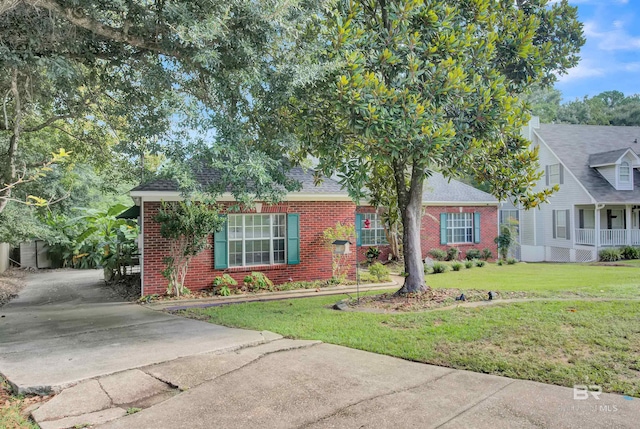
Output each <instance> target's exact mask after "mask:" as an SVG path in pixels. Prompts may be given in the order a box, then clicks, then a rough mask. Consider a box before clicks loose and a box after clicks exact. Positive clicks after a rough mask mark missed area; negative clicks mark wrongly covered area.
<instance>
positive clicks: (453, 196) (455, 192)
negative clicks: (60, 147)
mask: <svg viewBox="0 0 640 429" xmlns="http://www.w3.org/2000/svg"><path fill="white" fill-rule="evenodd" d="M288 176H289V177H290V178H291V179H295V180H297V181H298V182H300V183H301V184H302V189H301V190H300V193H303V194H340V195H345V196H346V195H347V192H346V191H345V190H344V189H342V186H341V185H340V184H339V183H338V182H337V181H335V180H333V179H330V178H326V177H325V178H324V180H323V181H322V183H320V184H319V185H317V186H316V185H315V184H314V182H313V170H308V169H304V168H302V167H294V168H293V169H291V171H290V172H289V174H288ZM219 177H220V175H219V174H218V173H217V172H216V171H215V170H204V171H201V172H199V173H196V179H197V180H198V182H199V183H201V184H203V185H206V184H208V183H212V182H214V181H215V180H216V179H218V178H219ZM135 191H157V192H163V191H164V192H177V191H178V183H177V182H176V181H175V180H171V179H157V180H154V181H152V182H149V183H145V184H143V185H139V186H136V187H135V188H133V189H132V190H131V192H135ZM422 198H423V199H422V201H423V202H424V203H442V202H454V203H474V202H478V203H479V202H482V203H487V202H497V200H496V199H495V198H494V197H493V196H492V195H490V194H487V193H486V192H483V191H480V190H479V189H476V188H474V187H472V186H469V185H466V184H464V183H462V182H459V181H457V180H451V181H448V180H447V179H445V178H444V177H443V176H442V174H440V173H435V172H434V173H433V175H432V176H431V177H429V178H428V179H427V181H426V183H425V186H424V192H423V194H422Z"/></svg>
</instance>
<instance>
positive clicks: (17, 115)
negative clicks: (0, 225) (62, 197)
mask: <svg viewBox="0 0 640 429" xmlns="http://www.w3.org/2000/svg"><path fill="white" fill-rule="evenodd" d="M11 93H12V94H13V100H14V103H15V106H14V110H15V112H14V120H13V133H12V134H11V138H10V139H9V150H8V152H7V166H6V170H5V174H6V176H5V177H2V175H0V179H3V180H2V183H0V188H1V187H2V185H4V184H6V185H11V184H13V182H14V181H15V179H16V154H17V152H18V141H19V140H20V130H21V126H22V124H21V122H22V105H21V103H20V92H19V91H18V69H16V68H14V69H13V73H12V76H11ZM3 169H5V168H3ZM10 198H11V186H7V187H6V189H5V190H4V191H3V192H1V193H0V213H2V211H3V210H4V208H5V207H6V206H7V203H8V202H9V199H10Z"/></svg>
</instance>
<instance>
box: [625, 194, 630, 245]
mask: <svg viewBox="0 0 640 429" xmlns="http://www.w3.org/2000/svg"><path fill="white" fill-rule="evenodd" d="M624 216H625V225H626V228H625V231H624V233H625V238H626V239H627V246H631V204H627V205H626V206H624Z"/></svg>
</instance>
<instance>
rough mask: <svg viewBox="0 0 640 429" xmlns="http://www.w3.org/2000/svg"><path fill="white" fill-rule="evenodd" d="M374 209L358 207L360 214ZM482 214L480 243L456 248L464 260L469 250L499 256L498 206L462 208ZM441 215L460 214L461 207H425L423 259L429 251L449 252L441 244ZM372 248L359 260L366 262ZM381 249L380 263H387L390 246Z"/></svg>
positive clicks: (364, 252)
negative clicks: (436, 249) (484, 251)
mask: <svg viewBox="0 0 640 429" xmlns="http://www.w3.org/2000/svg"><path fill="white" fill-rule="evenodd" d="M375 211H376V210H375V209H374V208H373V207H365V206H363V207H358V213H375ZM474 212H479V213H480V243H469V244H456V245H455V247H457V248H458V249H460V250H461V251H462V254H461V257H462V258H464V257H465V255H466V251H467V250H469V249H478V250H482V249H484V248H489V250H491V252H492V253H493V256H494V258H495V257H497V256H498V246H497V244H496V243H495V242H494V241H493V240H494V239H495V238H496V237H497V236H498V207H497V206H470V207H462V213H474ZM440 213H460V207H458V206H455V207H454V206H448V207H433V206H431V207H424V215H423V216H422V225H421V228H420V240H421V244H422V246H421V247H422V258H423V259H424V258H426V257H427V256H428V255H427V253H428V252H429V250H431V249H434V248H438V249H442V250H445V251H446V250H447V249H449V247H452V246H448V245H441V244H440ZM369 247H370V246H362V247H361V248H360V250H359V252H358V258H359V259H358V260H360V261H364V260H366V256H365V254H366V252H367V250H368V249H369ZM377 247H378V249H380V257H379V258H378V259H379V260H380V261H386V260H387V257H388V255H389V246H388V245H381V246H377Z"/></svg>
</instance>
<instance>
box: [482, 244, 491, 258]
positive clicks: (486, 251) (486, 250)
mask: <svg viewBox="0 0 640 429" xmlns="http://www.w3.org/2000/svg"><path fill="white" fill-rule="evenodd" d="M491 258H493V252H492V251H491V249H489V248H488V247H485V248H484V249H482V259H484V260H485V261H486V260H487V259H491Z"/></svg>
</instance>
